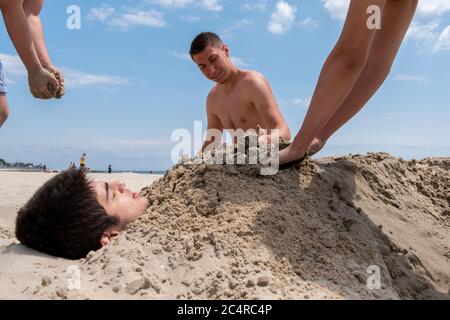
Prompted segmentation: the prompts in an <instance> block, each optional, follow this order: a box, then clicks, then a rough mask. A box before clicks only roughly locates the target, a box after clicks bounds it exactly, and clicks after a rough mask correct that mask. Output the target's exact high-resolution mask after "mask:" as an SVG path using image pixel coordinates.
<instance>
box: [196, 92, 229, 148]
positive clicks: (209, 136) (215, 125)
mask: <svg viewBox="0 0 450 320" xmlns="http://www.w3.org/2000/svg"><path fill="white" fill-rule="evenodd" d="M206 116H207V118H208V130H207V132H206V140H205V142H204V143H203V146H202V149H201V150H200V151H199V153H203V152H205V150H206V149H207V148H208V146H210V145H212V146H210V148H208V150H209V149H211V147H212V148H214V147H217V146H219V145H220V144H221V142H222V131H223V126H222V123H221V122H220V119H219V118H218V117H217V115H216V114H215V113H214V105H213V101H212V99H211V95H208V98H207V100H206ZM211 140H212V141H211Z"/></svg>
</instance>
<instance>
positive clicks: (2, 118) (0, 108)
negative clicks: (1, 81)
mask: <svg viewBox="0 0 450 320" xmlns="http://www.w3.org/2000/svg"><path fill="white" fill-rule="evenodd" d="M8 115H9V107H8V99H7V98H6V95H5V94H3V93H0V128H1V127H2V125H3V124H4V123H5V122H6V119H8Z"/></svg>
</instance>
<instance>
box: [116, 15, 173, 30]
mask: <svg viewBox="0 0 450 320" xmlns="http://www.w3.org/2000/svg"><path fill="white" fill-rule="evenodd" d="M111 25H112V26H117V27H119V28H121V29H125V30H128V29H130V28H132V27H134V26H146V27H152V28H161V27H164V26H165V25H166V21H165V20H164V17H163V16H162V14H161V13H160V12H158V11H155V10H148V11H143V10H140V11H135V10H133V11H130V12H128V13H124V14H122V16H120V17H119V18H115V19H114V20H112V21H111Z"/></svg>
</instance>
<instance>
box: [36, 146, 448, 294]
mask: <svg viewBox="0 0 450 320" xmlns="http://www.w3.org/2000/svg"><path fill="white" fill-rule="evenodd" d="M449 168H450V159H448V158H445V159H425V160H422V161H415V160H413V161H404V160H402V159H399V158H394V157H392V156H390V155H388V154H384V153H373V154H368V155H364V156H362V155H353V156H352V155H350V156H346V157H340V158H326V159H321V160H318V161H312V160H306V161H305V162H304V163H303V164H302V165H301V166H300V167H298V166H297V167H294V168H291V169H288V170H285V171H281V172H280V173H278V174H277V175H274V176H261V175H260V174H259V168H257V166H250V165H241V166H231V165H204V164H193V163H187V164H180V165H177V166H175V167H174V168H173V169H172V170H171V171H169V172H168V173H167V174H166V175H165V176H164V177H163V178H162V179H160V180H159V181H157V182H155V183H154V184H153V185H152V186H151V187H149V188H146V189H144V190H142V192H141V194H143V195H144V196H146V197H147V198H148V199H149V201H150V207H149V209H148V210H147V212H146V213H145V214H144V216H143V217H142V218H140V219H139V220H138V221H137V222H135V223H133V224H132V225H131V226H129V228H128V229H127V231H126V232H124V233H123V234H122V235H120V236H119V237H118V238H117V239H116V240H114V241H113V242H112V244H111V245H109V246H108V247H106V248H104V249H102V250H100V251H98V252H96V253H91V254H89V255H88V257H87V258H86V259H83V260H81V261H79V262H78V263H77V264H78V265H79V266H80V269H81V280H82V282H81V283H82V286H81V289H80V290H72V291H68V290H66V289H64V287H65V284H64V283H63V281H65V277H61V276H60V277H59V278H58V279H56V280H54V281H53V282H52V283H51V284H50V285H46V286H41V287H39V288H36V290H35V293H34V295H35V296H36V297H49V298H114V299H117V298H125V299H167V298H187V299H322V298H325V299H360V298H363V299H366V298H367V299H378V298H392V299H399V298H402V299H430V298H438V299H449V298H450V297H449V288H450V233H449V231H450V206H449V202H450V190H449V185H450V183H449V182H450V171H449ZM378 280H379V282H378Z"/></svg>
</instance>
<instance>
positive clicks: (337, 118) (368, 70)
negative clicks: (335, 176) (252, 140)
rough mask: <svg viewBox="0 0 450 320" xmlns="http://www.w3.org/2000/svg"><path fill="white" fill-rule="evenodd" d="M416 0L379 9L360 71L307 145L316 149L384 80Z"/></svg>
mask: <svg viewBox="0 0 450 320" xmlns="http://www.w3.org/2000/svg"><path fill="white" fill-rule="evenodd" d="M417 3H418V0H408V1H395V0H393V1H392V0H391V1H388V2H387V3H386V5H385V7H384V9H383V14H382V24H381V26H382V27H381V30H378V31H377V33H376V35H375V38H374V39H373V43H372V46H371V48H370V53H369V59H368V61H367V65H366V67H365V68H364V71H363V72H362V73H361V75H360V77H359V79H358V81H357V82H356V84H355V86H354V87H353V89H352V91H351V92H350V94H349V95H348V97H347V99H346V100H345V102H344V103H343V104H342V106H341V107H340V108H339V109H338V111H336V113H335V114H334V115H333V117H332V118H331V119H330V120H329V121H328V123H327V124H326V126H325V127H324V128H323V129H322V130H321V131H320V133H319V134H318V135H317V136H316V138H315V139H314V140H313V142H312V144H311V145H310V146H309V150H311V151H312V152H314V153H315V152H318V151H319V150H320V149H321V147H323V145H324V144H325V143H326V141H327V140H328V138H330V137H331V136H332V135H333V134H334V133H335V132H336V131H337V130H338V129H339V128H341V127H342V126H343V125H344V124H345V123H346V122H347V121H349V120H350V119H351V118H352V117H353V116H354V115H355V114H356V113H358V111H360V110H361V109H362V107H363V106H364V105H365V104H366V103H367V102H368V101H369V99H370V98H371V97H372V96H373V95H374V94H375V92H377V90H378V89H379V88H380V87H381V85H382V84H383V82H384V81H385V80H386V78H387V76H388V74H389V72H390V70H391V66H392V64H393V62H394V59H395V57H396V55H397V53H398V50H399V48H400V45H401V43H402V41H403V38H404V37H405V34H406V31H407V30H408V27H409V25H410V23H411V20H412V18H413V17H414V13H415V11H416V7H417Z"/></svg>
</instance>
